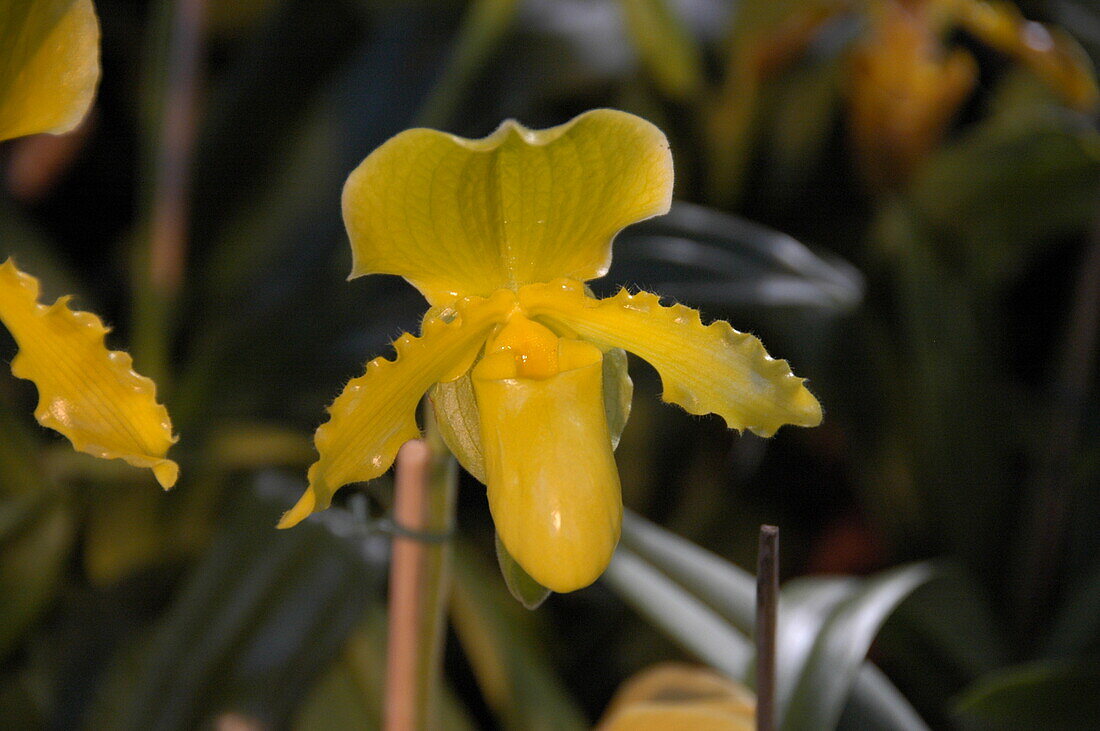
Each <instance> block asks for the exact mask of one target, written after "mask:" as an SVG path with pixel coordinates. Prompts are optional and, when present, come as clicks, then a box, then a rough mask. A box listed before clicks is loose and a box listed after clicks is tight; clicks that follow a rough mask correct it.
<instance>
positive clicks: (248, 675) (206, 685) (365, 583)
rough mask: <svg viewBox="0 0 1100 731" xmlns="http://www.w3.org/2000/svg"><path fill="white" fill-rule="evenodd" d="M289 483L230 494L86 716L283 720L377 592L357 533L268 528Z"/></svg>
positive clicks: (112, 721)
mask: <svg viewBox="0 0 1100 731" xmlns="http://www.w3.org/2000/svg"><path fill="white" fill-rule="evenodd" d="M300 489H301V485H300V483H298V482H297V481H294V480H287V479H285V478H282V477H279V476H277V475H275V474H269V475H267V476H265V477H264V478H262V479H261V480H260V481H259V483H258V485H257V491H256V492H253V491H241V492H239V493H238V495H237V496H236V499H235V500H234V502H233V504H232V505H230V506H229V508H228V510H227V512H226V522H225V523H224V525H223V526H222V530H221V532H220V533H219V535H218V536H217V537H216V539H215V541H214V543H213V545H212V546H211V547H210V549H209V550H208V551H207V552H206V554H205V555H204V557H203V559H202V561H200V562H199V564H198V565H197V566H195V567H194V569H193V570H192V572H191V574H190V576H189V577H188V579H187V581H186V583H185V585H184V586H183V587H182V589H181V591H180V592H179V594H178V595H177V597H176V599H175V601H174V602H173V604H172V606H171V607H170V609H169V611H168V612H167V615H166V616H165V617H164V618H163V620H162V621H161V622H160V623H159V625H158V626H157V627H156V629H155V630H154V632H153V634H152V636H151V638H150V640H149V644H148V645H147V646H146V648H144V649H143V650H142V651H141V652H140V653H139V654H138V655H136V656H135V657H136V659H135V660H133V661H131V662H130V663H125V662H123V663H120V664H119V665H117V666H116V668H115V669H114V671H113V677H112V678H111V679H110V680H109V683H108V686H107V687H108V689H109V691H110V692H108V693H106V694H105V695H104V696H103V698H102V699H101V703H100V706H99V708H98V714H97V715H96V716H95V723H96V724H100V725H102V726H104V727H110V728H120V729H127V728H150V727H156V728H163V729H173V728H181V729H182V728H191V727H193V726H195V725H197V724H203V723H209V722H211V721H212V719H213V718H214V717H215V716H217V715H218V714H220V713H226V712H230V711H232V712H235V713H240V714H244V715H245V716H248V717H252V718H255V719H258V720H259V721H260V722H262V723H265V724H273V725H279V724H283V723H285V722H286V721H287V720H288V718H289V717H290V715H291V714H292V713H293V712H294V710H295V709H296V708H297V706H298V704H299V703H300V702H301V700H302V699H303V698H304V696H305V694H306V693H307V692H308V691H309V689H310V685H311V681H312V680H313V679H314V678H315V677H316V676H317V675H318V674H319V673H320V672H321V671H322V670H324V669H325V668H327V667H328V665H329V663H330V662H331V661H332V660H333V659H334V658H335V657H336V655H337V653H338V652H339V650H340V648H341V647H342V646H343V643H344V641H345V639H346V637H347V635H348V633H349V632H350V631H351V629H352V627H353V626H354V625H355V623H356V622H357V621H358V620H359V619H360V618H361V616H362V613H363V607H364V606H365V604H366V601H367V599H368V597H369V596H370V595H371V594H372V593H374V592H376V591H380V590H381V586H380V583H381V576H380V572H376V571H375V568H374V566H373V565H372V564H371V563H368V562H366V561H364V556H363V554H362V551H363V550H364V543H363V541H364V540H366V539H365V538H363V537H362V534H361V535H360V538H359V540H358V541H348V540H345V539H343V538H339V537H338V536H336V535H334V534H333V532H332V531H331V530H330V529H329V528H328V527H327V525H326V523H324V522H320V521H310V522H307V523H305V524H303V525H302V526H300V527H299V528H296V529H294V530H288V531H277V530H276V529H275V527H274V526H275V522H276V521H277V519H278V516H279V515H280V514H281V513H282V512H283V510H284V509H285V508H286V507H287V506H288V505H289V503H290V501H291V500H292V496H293V494H294V493H295V492H296V491H298V490H300ZM344 516H345V520H346V521H348V520H350V521H353V520H354V519H353V518H351V516H349V515H347V514H344ZM341 517H342V516H341V514H340V513H335V512H331V511H330V514H328V515H326V520H327V521H328V522H330V523H331V522H333V521H339V520H340V519H341Z"/></svg>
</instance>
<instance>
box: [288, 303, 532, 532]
mask: <svg viewBox="0 0 1100 731" xmlns="http://www.w3.org/2000/svg"><path fill="white" fill-rule="evenodd" d="M514 306H515V298H514V296H513V295H512V294H511V293H510V292H504V291H502V292H498V293H495V294H494V295H493V297H491V298H489V299H480V298H474V299H472V300H470V301H468V302H465V303H462V304H460V305H459V306H458V307H457V309H456V313H457V314H456V315H455V317H454V319H452V320H449V321H444V320H442V319H439V318H431V319H428V320H425V321H424V325H423V327H422V331H421V334H420V337H414V336H412V335H410V334H408V333H405V334H404V335H402V336H401V337H399V338H398V339H397V340H396V341H394V344H393V346H394V349H395V350H396V351H397V357H396V358H395V359H394V360H392V361H391V360H386V359H385V358H375V359H374V360H372V361H371V362H370V363H367V369H366V373H364V374H363V375H362V376H359V377H358V378H353V379H352V380H351V381H349V382H348V385H347V386H346V387H345V388H344V391H343V393H341V394H340V395H339V396H338V397H337V398H336V400H335V401H333V402H332V405H331V406H330V407H329V414H330V415H331V418H330V419H329V420H328V422H327V423H325V424H323V425H321V427H320V428H319V429H318V430H317V434H316V436H314V443H315V445H316V446H317V452H318V453H319V459H318V460H317V461H316V462H314V463H313V466H312V467H310V468H309V487H307V488H306V491H305V494H303V495H302V497H301V499H299V500H298V503H297V504H296V505H295V506H294V507H293V508H291V509H290V510H289V511H287V513H286V514H285V515H284V516H283V518H282V520H280V521H279V527H280V528H290V527H291V526H294V525H297V524H298V523H299V522H300V521H301V520H302V519H304V518H305V517H306V516H308V515H310V514H311V513H314V512H316V511H318V510H324V509H325V508H327V507H328V506H329V503H331V502H332V496H333V494H334V493H335V492H336V491H337V490H338V489H340V488H341V487H342V486H344V485H346V484H348V483H349V482H362V481H364V480H371V479H374V478H375V477H378V476H379V475H381V474H382V473H383V472H385V471H386V470H387V469H389V466H390V465H391V464H392V463H393V460H394V457H396V456H397V450H398V449H399V448H400V447H401V445H402V444H404V443H405V442H407V441H409V440H410V439H415V438H416V437H418V436H420V429H419V428H418V427H417V425H416V407H417V404H418V403H419V401H420V397H421V396H423V395H424V392H425V391H427V390H428V389H429V388H431V386H432V384H434V383H436V382H438V381H441V380H446V379H448V378H456V377H458V376H461V375H462V370H463V366H464V367H465V368H469V366H470V363H471V362H472V359H473V358H474V357H475V356H476V355H477V352H478V350H479V349H480V348H481V346H482V344H483V343H484V342H485V338H486V337H487V336H488V334H489V332H490V330H491V329H492V328H493V326H494V325H496V324H497V323H499V322H501V321H502V320H504V319H505V317H506V316H507V314H508V312H510V311H511V310H512V309H513V308H514ZM456 370H458V371H459V372H457V373H455V371H456Z"/></svg>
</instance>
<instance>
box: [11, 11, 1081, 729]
mask: <svg viewBox="0 0 1100 731" xmlns="http://www.w3.org/2000/svg"><path fill="white" fill-rule="evenodd" d="M97 9H98V12H99V15H100V19H101V24H102V31H103V42H102V53H103V69H104V71H103V80H102V85H101V89H100V92H99V95H98V98H97V101H96V104H95V107H94V110H93V113H92V114H91V116H90V118H89V119H88V120H87V121H86V123H85V125H84V126H83V127H82V128H81V130H79V131H78V132H76V133H74V134H73V135H70V136H68V137H64V138H28V139H24V140H20V141H16V142H13V143H9V144H8V145H7V146H6V148H5V149H4V150H3V152H2V155H3V158H2V165H3V167H2V172H3V187H4V193H3V195H2V196H0V241H2V242H3V245H4V247H5V249H6V252H7V253H10V254H13V255H15V256H16V257H17V258H18V261H19V262H20V265H21V266H22V267H24V268H25V269H27V270H28V271H30V272H32V273H34V274H35V275H37V276H39V277H40V278H41V279H42V280H43V285H44V288H45V291H46V294H47V295H51V296H57V295H59V294H62V293H66V292H75V293H77V294H78V304H79V305H80V307H81V308H83V309H89V310H94V311H96V312H98V313H100V314H101V315H104V316H105V319H106V320H107V321H108V322H109V323H111V324H113V326H114V328H115V334H114V335H113V336H112V340H111V344H112V345H113V346H114V347H123V345H124V344H132V346H133V347H132V350H133V354H134V356H135V358H136V362H137V367H138V369H139V370H141V371H142V372H143V373H147V374H149V375H153V376H155V377H156V378H157V381H158V385H159V387H160V394H161V396H162V398H163V400H164V401H165V402H166V403H167V405H168V407H169V409H170V411H171V413H172V416H173V421H174V424H175V428H176V430H177V432H178V433H179V434H180V435H181V440H180V442H179V444H178V445H177V446H176V447H175V448H174V450H173V454H172V456H173V457H174V458H175V459H177V460H178V461H179V462H180V463H181V466H182V470H183V472H182V474H183V479H181V481H180V483H179V485H178V486H177V487H176V489H175V490H174V491H172V492H171V493H169V494H167V495H165V494H161V493H160V492H159V491H158V490H157V489H156V488H155V486H154V485H153V483H152V480H151V479H150V478H149V476H148V475H147V474H146V473H144V472H139V471H136V470H132V469H128V468H126V467H125V466H124V465H121V464H116V463H113V462H111V463H108V462H101V461H96V460H93V459H92V458H90V457H86V456H85V455H79V454H74V453H72V452H71V450H69V448H68V446H67V444H66V443H64V442H63V440H61V439H60V438H58V437H56V436H55V435H53V434H52V433H46V432H44V431H43V430H41V429H39V428H38V427H37V426H36V425H35V424H34V423H33V419H32V418H31V416H30V414H31V412H32V406H33V403H34V398H35V396H34V389H33V386H32V385H31V384H30V383H28V382H25V381H17V380H15V379H11V378H7V379H0V401H2V403H0V544H2V546H3V548H2V551H0V725H3V726H4V727H6V728H25V727H51V728H76V727H82V726H84V727H97V728H165V729H168V728H188V727H192V726H196V725H208V724H211V723H215V722H216V723H218V724H221V725H222V727H225V728H230V727H234V726H232V724H244V725H245V726H246V727H247V726H248V725H249V724H262V725H264V726H271V727H276V728H282V727H294V728H304V729H314V728H371V727H374V726H375V725H376V724H377V721H378V709H379V703H380V679H381V674H382V663H383V658H384V653H383V643H384V606H385V605H384V594H385V581H384V579H385V571H386V563H387V555H388V543H389V542H388V539H387V537H386V536H385V535H384V534H381V533H379V532H378V531H377V530H374V529H372V526H373V523H372V520H373V519H374V518H375V517H377V516H379V515H382V514H384V512H385V510H386V509H387V507H388V505H389V503H390V499H391V497H390V488H389V485H388V483H387V481H386V480H384V479H383V480H378V481H376V484H375V483H372V484H371V485H368V486H366V487H365V488H364V489H363V490H361V491H360V492H359V493H358V495H359V497H358V498H357V502H355V501H353V502H352V504H350V505H349V504H348V503H347V502H344V503H341V505H338V506H337V507H335V508H333V509H331V510H329V511H327V512H326V513H325V514H323V515H322V516H319V517H318V518H315V519H313V520H311V521H308V522H307V524H305V525H303V526H301V527H300V528H297V529H295V530H292V531H275V530H274V529H273V526H274V523H275V520H276V518H277V516H278V515H279V514H280V512H281V511H282V510H284V509H285V508H286V507H288V506H289V504H290V502H291V501H292V500H293V499H294V498H295V497H296V496H297V495H298V494H299V492H300V490H301V489H302V487H303V480H304V473H305V468H306V466H307V465H308V464H309V463H310V462H311V461H312V459H313V451H312V445H311V442H310V437H311V435H312V432H313V430H314V428H315V427H316V426H317V424H318V422H319V421H321V420H322V419H323V413H324V412H323V409H324V407H325V405H327V404H328V403H329V402H330V400H331V398H332V397H333V396H334V395H335V394H336V393H337V391H338V390H339V387H340V385H341V384H342V383H343V382H345V381H346V380H347V379H348V378H350V377H352V376H354V375H357V374H358V373H360V372H361V368H362V365H363V363H364V362H365V360H367V359H369V358H370V357H373V356H374V355H377V354H381V353H384V352H387V350H386V349H387V343H388V342H389V341H390V339H392V338H393V337H394V336H396V335H397V334H398V333H399V332H400V331H401V330H403V329H415V327H416V318H417V316H418V313H419V312H420V311H421V310H422V303H421V302H420V301H418V300H419V297H418V295H417V294H416V292H415V290H413V289H412V288H411V287H409V286H407V285H406V284H404V283H403V282H402V281H400V280H398V279H396V278H391V277H383V276H375V277H368V278H365V279H357V280H355V281H353V282H350V283H348V282H345V281H344V280H345V276H346V273H347V272H348V270H349V267H350V255H349V250H348V246H347V242H346V239H345V235H344V232H343V227H342V224H341V219H340V210H339V192H340V188H341V185H342V183H343V180H344V178H345V177H346V175H347V173H348V172H349V171H350V170H351V169H352V168H353V167H354V165H355V164H357V163H358V162H359V161H360V160H361V159H362V158H363V157H364V156H365V155H366V154H367V153H368V152H369V151H370V150H371V149H373V148H374V147H375V146H377V145H378V144H380V143H381V142H383V141H384V140H385V139H387V138H388V137H389V136H391V135H393V134H395V133H396V132H398V131H400V130H402V129H404V128H407V127H409V126H413V125H426V126H434V127H438V128H442V129H446V130H448V131H451V132H454V133H457V134H460V135H463V136H469V137H477V136H483V135H485V134H488V133H489V132H491V131H492V129H493V128H494V127H495V126H496V125H497V124H498V123H499V122H500V121H501V120H502V119H504V118H507V117H515V118H518V119H519V120H521V121H522V122H523V123H524V124H526V125H528V126H532V127H545V126H551V125H554V124H558V123H561V122H563V121H565V120H567V119H568V118H570V117H571V116H573V115H574V114H576V113H579V112H581V111H584V110H586V109H588V108H592V107H597V106H612V107H617V108H621V109H625V110H628V111H632V112H635V113H637V114H641V115H643V116H645V117H646V118H648V119H650V120H651V121H653V122H654V123H656V124H658V126H660V127H661V128H662V129H664V130H665V131H666V133H667V134H668V135H669V138H670V140H671V143H672V148H673V153H674V157H675V161H676V169H677V199H678V202H677V203H676V204H675V206H674V208H673V211H672V213H671V214H670V215H668V216H666V217H664V218H660V219H655V220H653V221H650V222H646V223H644V224H641V225H638V226H635V227H633V228H632V229H630V230H628V231H626V232H624V233H623V234H622V235H621V236H620V237H619V239H618V241H617V245H616V248H615V257H616V258H615V263H614V266H613V268H612V270H611V274H610V275H609V276H608V277H607V278H606V279H604V280H601V281H600V282H597V283H595V285H596V288H597V290H601V293H603V292H604V291H606V290H609V289H611V288H614V287H616V286H618V285H620V284H625V285H635V284H636V285H639V286H643V287H645V288H647V289H651V290H654V291H658V292H661V293H662V294H664V295H667V296H668V297H670V298H672V299H676V300H682V301H684V302H685V303H687V304H690V305H693V306H698V307H701V309H702V310H703V311H704V314H705V315H706V316H708V317H711V318H719V317H720V318H728V319H730V320H731V321H732V322H733V324H734V325H735V326H736V327H738V328H739V329H742V330H750V331H752V332H754V333H756V334H758V335H760V336H761V337H762V339H763V340H764V342H765V343H766V344H767V346H768V348H769V351H770V352H772V353H773V354H775V355H776V356H777V357H784V358H787V359H789V360H790V362H791V363H792V366H793V368H794V370H795V372H796V373H798V374H799V375H801V376H806V377H809V378H810V379H811V383H812V388H813V390H814V392H815V393H816V394H817V396H818V397H819V398H820V400H821V402H822V403H823V405H824V406H825V410H826V420H825V423H824V425H823V426H821V427H820V428H817V429H813V430H795V429H790V430H784V431H782V432H781V433H780V434H779V435H778V436H777V437H776V438H774V439H772V440H768V441H765V440H761V439H758V438H755V437H753V436H751V435H744V436H741V437H736V436H733V435H730V434H729V433H727V432H726V431H725V429H724V428H723V425H722V424H721V423H720V420H718V419H698V418H694V417H691V416H689V415H687V414H685V413H683V412H681V411H678V410H675V409H669V408H665V407H663V406H661V405H659V404H658V402H657V400H656V399H655V398H653V396H655V395H656V394H657V393H659V383H658V379H657V378H656V375H655V373H653V372H652V371H651V370H649V369H648V367H647V366H645V365H639V364H635V365H632V367H631V368H632V373H633V376H634V378H635V381H636V385H637V392H638V397H637V398H636V399H635V403H634V411H633V415H632V418H631V420H630V423H629V424H628V426H627V428H626V431H625V432H624V434H623V437H622V442H621V444H620V446H619V449H618V455H619V463H620V468H621V472H622V482H623V488H624V501H625V503H626V505H627V506H628V508H630V509H631V510H633V511H635V512H636V513H637V514H638V515H637V516H630V517H629V518H628V520H627V522H626V525H625V527H624V541H623V548H622V550H621V551H620V553H619V555H618V556H617V558H616V560H615V562H614V563H613V564H612V568H611V569H610V570H609V572H608V575H607V577H606V580H605V581H602V582H600V583H599V584H597V585H596V586H594V587H592V588H590V589H587V590H584V591H582V592H578V593H575V594H571V595H565V596H552V597H550V599H549V600H548V601H547V602H546V603H545V604H544V605H543V607H542V608H541V609H539V610H538V611H537V612H527V611H525V610H524V609H523V608H522V607H521V606H520V605H519V604H518V603H516V602H515V601H513V600H512V598H511V597H510V596H509V595H508V592H507V589H506V588H505V585H504V583H503V581H502V580H501V578H500V574H499V572H498V570H497V568H496V565H495V561H494V559H493V533H492V525H491V522H490V520H489V514H488V510H487V509H486V508H487V506H486V503H485V498H484V491H483V488H482V487H481V486H480V485H478V484H477V483H476V482H475V481H473V480H471V479H469V478H467V477H464V481H463V483H462V486H461V491H460V506H459V531H458V538H457V539H456V540H457V545H456V564H455V577H454V581H455V587H454V596H453V599H452V602H451V619H452V622H451V625H450V630H449V637H448V645H447V654H446V676H447V681H446V688H447V691H446V693H445V694H444V697H443V698H442V699H441V702H440V711H439V712H440V714H442V715H441V718H442V719H444V720H443V721H441V724H443V727H446V728H464V727H489V728H493V727H499V728H572V727H580V726H584V725H585V724H590V723H592V722H594V721H596V720H597V719H598V718H599V716H600V713H601V711H602V709H603V708H604V707H605V706H606V704H607V702H608V700H609V699H610V698H611V696H612V693H613V691H614V688H615V687H616V686H617V685H618V684H619V683H620V682H621V681H622V680H623V679H624V678H626V677H627V676H629V675H630V674H632V673H634V672H636V671H637V670H638V669H640V668H641V667H643V666H645V665H647V664H650V663H653V662H657V661H661V660H668V659H675V658H681V657H687V658H694V659H696V660H701V661H703V662H706V663H708V664H711V665H712V666H714V667H715V668H717V669H719V670H722V671H724V672H726V673H728V674H730V675H733V676H735V677H742V678H749V679H751V675H752V667H751V666H752V657H751V646H750V645H749V644H748V642H747V640H745V637H746V636H748V633H750V632H751V623H752V616H751V602H752V589H753V582H752V579H751V576H749V575H748V574H746V573H744V572H743V571H742V570H740V569H738V568H737V566H743V567H750V568H751V566H752V565H753V563H754V559H755V545H756V530H757V526H758V525H759V524H760V523H761V522H768V523H773V524H776V525H778V526H780V528H781V530H782V548H783V553H782V559H783V563H782V573H783V577H784V578H785V579H787V578H790V579H792V581H791V582H790V583H788V584H787V586H786V587H785V589H784V591H783V597H784V610H783V612H784V614H783V620H782V622H783V623H782V624H781V628H780V632H781V638H780V643H781V647H780V679H781V688H780V705H781V709H782V710H783V712H784V713H785V716H784V722H783V725H784V728H824V727H828V726H830V725H832V724H833V723H839V724H840V725H841V726H842V727H847V728H921V727H922V722H921V719H922V718H923V722H924V723H927V724H928V725H930V726H932V727H936V728H966V729H970V728H1015V727H1020V728H1034V727H1042V728H1090V727H1095V725H1096V724H1097V723H1100V720H1098V719H1100V692H1098V691H1100V672H1098V671H1097V666H1098V665H1097V662H1096V660H1097V659H1098V657H1100V546H1098V542H1097V536H1098V530H1097V527H1098V526H1100V500H1098V499H1097V494H1096V491H1097V487H1098V486H1100V449H1098V445H1100V439H1098V436H1100V421H1098V419H1097V414H1098V413H1100V409H1097V390H1096V388H1095V386H1096V381H1097V378H1096V376H1097V365H1096V363H1097V360H1096V346H1097V330H1098V311H1100V233H1098V231H1100V229H1098V228H1097V225H1098V222H1097V220H1096V218H1097V213H1098V211H1100V208H1098V206H1097V203H1098V197H1097V196H1098V193H1100V137H1098V134H1097V128H1096V122H1097V117H1096V111H1097V90H1096V85H1095V81H1094V79H1093V73H1092V62H1091V61H1090V58H1091V59H1095V58H1096V55H1097V54H1098V53H1100V12H1098V11H1097V10H1096V8H1095V7H1093V6H1092V5H1091V4H1090V3H1088V2H1086V1H1085V0H1049V1H1043V0H1028V1H1027V2H1021V3H1020V4H1019V5H1018V6H1017V5H1012V4H1008V3H1002V2H980V1H978V0H849V1H843V0H781V1H780V0H740V1H736V0H732V1H731V0H620V1H616V0H471V1H470V2H460V1H459V0H453V1H447V0H424V1H422V2H416V1H412V0H407V1H402V0H247V1H245V0H208V7H207V13H206V23H205V30H204V33H203V36H202V43H203V46H202V50H201V59H202V65H201V68H202V72H201V77H200V80H199V87H198V94H197V99H198V103H197V108H196V109H195V110H194V111H195V123H196V127H195V135H196V137H195V148H194V156H193V164H192V170H191V172H192V186H191V194H190V202H189V206H190V215H189V218H188V222H187V226H188V229H189V237H188V250H187V255H186V269H185V273H184V277H183V284H182V287H181V288H180V289H179V292H178V294H176V293H165V292H163V291H158V290H157V289H156V288H155V287H151V286H150V281H149V277H148V274H147V272H148V270H149V267H148V265H147V262H146V260H145V257H146V254H145V252H146V251H147V249H148V238H149V230H148V229H149V222H150V216H151V209H152V205H153V204H152V202H151V195H152V193H151V191H152V190H153V189H154V180H155V176H156V160H157V154H158V149H160V148H161V147H162V146H163V144H164V142H163V140H164V138H165V135H164V129H163V126H162V123H161V120H162V119H163V118H164V115H163V110H164V104H165V94H166V88H167V87H168V86H169V85H170V84H171V83H173V82H172V79H173V76H172V73H171V71H172V69H173V66H172V63H171V62H170V59H171V58H172V53H171V50H172V44H171V33H170V28H171V20H172V17H173V12H174V10H175V9H176V8H175V3H173V2H169V1H168V0H154V1H152V2H145V1H142V0H99V1H98V2H97ZM1025 18H1026V20H1025ZM780 232H782V233H780ZM2 347H3V349H4V351H3V352H4V357H5V358H7V359H8V360H10V358H11V355H12V353H13V352H14V344H13V343H11V342H10V339H8V338H7V336H6V335H5V336H3V343H2ZM346 492H348V493H353V492H354V491H352V490H348V491H346ZM345 499H347V498H346V496H345ZM643 515H644V516H645V518H642V517H640V516H643ZM657 525H661V526H664V527H665V528H666V529H667V531H664V530H662V529H661V528H658V527H657ZM700 547H702V548H700ZM704 549H706V550H704ZM918 561H920V562H922V563H913V562H918ZM928 561H931V563H928ZM903 564H904V565H903ZM838 574H839V575H846V576H843V577H840V576H835V575H838ZM806 575H809V576H808V577H807V576H806ZM825 575H829V576H825ZM856 576H865V577H867V578H854V577H856ZM796 577H802V578H796ZM910 592H911V593H910ZM624 599H625V600H626V601H625V602H624V601H623V600H624ZM895 607H897V610H896V611H893V610H894V608H895ZM880 630H881V631H880ZM876 633H877V637H876ZM807 638H808V639H807ZM872 639H874V643H873V644H872ZM868 648H869V651H870V652H869V657H870V659H871V660H873V661H874V663H875V665H872V664H870V663H868V662H864V655H865V654H866V653H867V651H868ZM879 668H881V671H880V670H879ZM883 673H885V675H884V674H883ZM887 676H889V678H891V679H892V681H889V680H887V679H886V677H887ZM906 699H908V700H906Z"/></svg>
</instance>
